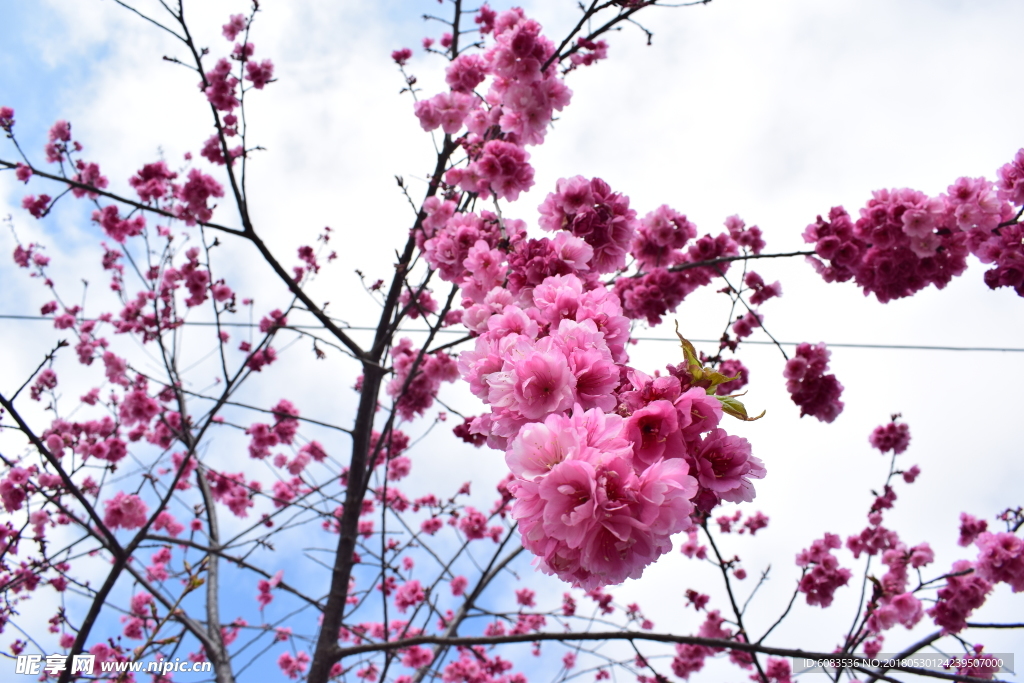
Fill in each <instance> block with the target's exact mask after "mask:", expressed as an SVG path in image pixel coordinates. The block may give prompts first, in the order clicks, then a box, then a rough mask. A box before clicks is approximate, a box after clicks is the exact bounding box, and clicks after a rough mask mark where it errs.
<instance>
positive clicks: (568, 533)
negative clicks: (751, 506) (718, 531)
mask: <svg viewBox="0 0 1024 683" xmlns="http://www.w3.org/2000/svg"><path fill="white" fill-rule="evenodd" d="M584 185H585V190H581V193H582V194H585V192H586V191H591V192H592V191H593V187H592V185H591V183H590V182H589V181H587V182H586V183H583V182H580V183H577V184H576V186H577V187H583V186H584ZM568 187H570V185H568V184H564V185H563V190H564V189H565V188H568ZM598 187H599V188H603V187H607V186H605V185H603V184H601V185H599V186H598ZM560 194H561V193H560ZM606 196H607V194H606ZM446 203H447V202H445V203H442V202H433V203H432V205H431V207H430V208H429V210H428V219H427V221H426V222H425V223H430V226H429V227H425V229H424V230H425V232H426V231H427V230H433V232H432V233H430V234H431V236H430V238H429V239H427V240H426V241H425V242H424V251H425V252H426V253H427V254H428V259H431V260H433V261H434V263H435V264H436V265H437V266H438V270H439V274H440V275H441V277H442V278H443V279H447V280H453V281H455V282H457V283H459V284H460V286H461V288H462V292H463V295H464V299H463V309H464V310H463V314H462V318H461V320H462V322H463V324H465V325H466V326H467V327H469V329H470V330H472V331H473V332H475V333H476V334H478V335H479V336H478V338H477V341H476V345H475V348H474V349H472V350H469V351H464V352H463V353H462V354H461V355H460V357H459V363H458V365H459V371H460V372H461V374H462V377H463V378H464V379H465V380H466V381H467V382H469V385H470V390H471V391H472V392H473V393H474V394H475V395H477V396H478V397H479V398H480V399H482V400H483V401H485V402H486V403H487V404H488V405H489V406H490V409H491V410H490V412H489V413H487V414H484V415H481V416H478V417H477V418H475V419H474V420H473V421H472V422H471V423H470V425H469V427H468V428H465V427H464V428H463V429H462V431H463V432H465V433H466V434H465V435H467V436H468V435H469V434H478V435H480V436H483V437H485V438H486V439H487V442H488V444H489V445H491V446H492V447H495V448H501V449H504V450H505V451H506V462H507V463H508V465H509V468H510V470H511V471H512V474H513V476H514V479H513V481H512V482H511V483H509V484H508V490H509V491H510V493H511V494H512V495H513V496H514V498H515V503H514V504H513V507H512V515H513V517H514V518H515V519H517V520H518V522H519V526H520V531H521V533H522V537H523V543H524V545H525V546H526V547H527V548H528V549H529V550H531V551H532V552H534V553H535V554H536V555H537V556H538V560H537V564H538V566H539V567H540V568H541V569H542V570H544V571H546V572H549V573H553V574H556V575H558V576H560V577H561V578H563V579H565V580H567V581H569V582H572V583H573V584H575V585H579V586H584V587H586V588H595V587H599V586H603V585H607V584H612V583H620V582H622V581H623V580H625V579H626V578H631V577H632V578H636V577H639V576H640V574H641V573H642V572H643V569H644V568H645V567H646V566H647V565H649V564H650V563H651V562H653V561H654V560H656V559H657V558H658V557H660V556H661V555H662V554H664V553H665V552H668V550H669V549H671V547H672V543H671V540H670V537H671V536H672V535H673V534H675V533H678V532H680V531H684V530H686V529H688V528H689V527H690V526H691V524H692V522H691V514H692V513H693V512H694V509H695V508H697V509H699V510H701V511H708V510H710V509H712V508H713V507H715V506H716V505H717V504H718V503H719V502H721V501H723V500H725V501H733V502H740V501H750V500H752V499H753V496H754V490H753V485H752V483H751V479H756V478H760V477H763V476H764V474H765V470H764V467H763V465H762V464H761V462H760V460H758V459H757V458H755V457H753V456H752V455H751V453H750V444H749V443H748V442H747V441H746V440H745V439H741V438H739V437H735V436H731V435H729V434H728V433H726V432H725V430H723V429H721V428H719V422H720V420H721V417H722V414H723V409H722V403H721V401H720V400H719V399H718V398H717V397H716V396H714V395H709V392H711V393H713V392H714V390H713V389H710V388H709V387H707V386H705V385H700V386H696V385H695V383H694V379H693V377H692V376H691V375H690V374H689V373H688V371H687V369H686V366H685V365H681V366H680V367H679V368H675V369H672V368H670V371H674V372H673V373H671V374H669V375H667V376H655V377H649V376H647V375H645V374H643V373H641V372H639V371H637V370H633V369H630V368H628V367H627V366H625V365H624V363H625V362H626V360H627V358H626V353H625V341H626V339H627V337H628V320H627V318H626V317H625V316H623V315H622V309H621V306H620V305H619V302H618V298H617V297H616V296H615V294H614V293H613V292H611V291H609V290H608V289H606V288H605V287H604V286H602V285H601V283H600V282H599V281H597V280H596V279H595V278H593V277H591V273H592V272H593V271H594V269H595V267H594V265H593V259H594V258H595V256H594V254H595V253H596V252H597V249H596V248H595V246H594V245H592V244H589V243H588V242H586V240H585V239H584V238H582V237H580V236H577V235H574V234H569V231H568V230H564V231H560V232H559V234H558V235H557V236H556V237H555V239H554V240H547V241H545V242H542V241H539V240H531V241H526V240H525V236H524V235H523V234H522V232H521V228H520V227H519V226H514V225H513V226H509V222H508V221H506V222H505V228H506V232H505V234H506V235H509V237H508V238H507V241H506V246H504V249H502V248H495V247H491V244H492V242H490V241H488V239H487V236H488V233H489V230H488V229H486V228H485V227H483V226H486V225H487V222H484V223H483V225H481V224H480V221H481V219H479V218H477V217H476V216H474V215H472V214H465V215H451V216H449V217H448V218H447V219H446V220H445V223H444V225H443V226H442V227H439V228H435V226H434V224H433V222H434V221H435V217H443V216H444V215H446V214H447V213H448V211H447V210H446V209H445V204H446ZM623 204H625V203H624V202H623ZM490 224H491V225H494V226H499V227H500V225H501V223H500V221H497V220H494V219H492V220H491V221H490ZM466 231H468V232H466ZM460 232H466V234H467V236H468V237H470V238H477V241H476V242H475V244H473V246H472V247H470V248H468V249H466V248H465V247H466V245H467V244H468V242H469V241H470V240H469V239H465V240H459V239H457V236H458V234H459V233H460ZM453 233H454V234H453ZM606 234H607V233H606ZM442 242H444V243H445V244H448V245H450V246H448V247H445V248H443V249H439V248H438V245H439V244H441V243H442ZM530 242H534V244H532V245H531V244H530ZM524 243H525V244H526V249H527V250H528V251H530V250H532V252H533V253H534V254H535V256H534V257H532V258H528V259H523V258H517V257H519V256H522V253H523V252H522V245H523V244H524ZM460 244H461V245H462V246H460ZM463 254H464V257H462V259H461V268H460V267H458V266H459V261H458V260H457V257H458V256H462V255H463ZM442 255H443V256H442ZM442 258H443V259H444V261H442ZM538 259H539V260H540V261H541V263H546V264H547V266H543V265H541V264H538V263H537V260H538ZM554 264H557V267H554ZM524 267H525V268H526V269H527V270H528V271H529V269H531V268H538V270H537V271H535V272H536V273H537V275H539V274H543V273H544V272H548V271H550V270H555V271H556V272H563V273H565V274H558V275H548V276H547V277H544V278H543V279H542V280H540V282H539V283H538V284H536V285H534V286H529V285H531V284H532V283H533V282H535V278H536V276H537V275H531V274H530V272H527V273H518V275H519V277H514V275H516V274H517V271H518V270H519V269H521V268H524ZM506 274H507V281H508V283H509V284H510V285H512V286H509V287H505V286H502V285H503V280H504V279H505V277H506ZM512 283H518V284H517V285H513V284H512Z"/></svg>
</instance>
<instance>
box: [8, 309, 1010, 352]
mask: <svg viewBox="0 0 1024 683" xmlns="http://www.w3.org/2000/svg"><path fill="white" fill-rule="evenodd" d="M0 320H34V321H39V320H53V318H50V317H46V316H39V315H0ZM183 324H185V325H192V326H196V327H214V326H216V325H217V323H214V322H185V323H183ZM220 326H221V327H259V325H258V324H256V323H229V322H222V323H220ZM287 328H291V329H295V330H319V329H322V327H321V326H320V325H288V326H287ZM287 328H286V329H287ZM344 329H346V330H352V331H353V332H376V331H377V328H376V327H353V326H345V327H344ZM398 331H399V332H409V333H422V334H428V333H429V332H430V330H417V329H408V328H405V329H403V328H399V329H398ZM437 333H438V334H462V335H464V334H466V333H465V331H462V330H437ZM633 339H636V340H637V341H655V342H673V343H676V344H678V343H679V339H677V338H675V337H633ZM690 341H691V342H696V343H698V344H717V343H718V342H719V341H720V340H719V339H691V340H690ZM740 343H741V344H756V345H759V346H775V342H771V341H761V340H756V339H745V340H743V341H742V342H740ZM802 343H804V342H792V341H780V342H779V344H785V345H787V346H796V345H798V344H802ZM825 345H826V346H828V347H830V348H840V349H896V350H899V351H994V352H999V353H1024V348H1012V347H999V346H926V345H916V344H847V343H844V342H835V343H833V342H825Z"/></svg>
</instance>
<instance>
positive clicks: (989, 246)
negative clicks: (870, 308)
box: [804, 150, 1024, 303]
mask: <svg viewBox="0 0 1024 683" xmlns="http://www.w3.org/2000/svg"><path fill="white" fill-rule="evenodd" d="M998 176H999V181H998V182H997V183H992V182H990V181H988V180H985V179H984V178H966V177H962V178H958V179H957V181H956V182H955V183H954V184H952V185H950V186H949V188H948V189H947V191H946V192H945V193H944V194H941V195H939V196H938V197H929V196H928V195H926V194H924V193H922V192H919V191H917V190H910V189H893V190H878V191H876V192H874V193H873V195H874V196H873V198H872V199H871V200H870V201H869V202H868V203H867V205H866V206H865V207H864V208H862V209H861V210H860V218H859V219H858V220H857V221H856V223H854V222H853V220H852V219H851V217H850V216H849V214H847V212H846V211H845V210H844V209H843V208H842V207H836V208H833V209H832V210H831V211H830V212H829V217H828V220H825V219H823V218H822V217H821V216H818V219H817V221H816V222H815V223H813V224H811V225H809V226H808V227H807V230H806V231H805V232H804V241H806V242H809V243H813V244H814V250H815V253H816V256H809V257H808V260H809V261H810V263H811V264H812V265H813V266H814V267H815V269H816V270H817V271H818V273H819V274H821V275H822V277H824V278H825V281H826V282H834V281H835V282H845V281H847V280H850V279H853V280H854V281H855V282H856V283H857V284H858V285H859V286H860V287H861V289H863V290H864V294H865V295H867V294H869V293H874V295H875V297H876V298H877V299H878V300H879V301H881V302H882V303H885V302H887V301H891V300H893V299H899V298H902V297H906V296H910V295H912V294H914V293H915V292H917V291H920V290H921V289H924V288H925V287H927V286H928V285H935V286H936V287H938V288H939V289H942V288H943V287H945V286H946V285H947V284H949V282H950V280H952V278H954V277H956V276H958V275H960V274H962V273H963V272H964V270H965V269H966V267H967V261H966V258H967V254H968V252H970V253H972V254H974V255H975V256H977V257H978V259H979V260H980V261H981V262H982V263H985V264H995V265H994V267H993V268H992V269H990V270H989V271H987V272H986V273H985V284H987V285H988V286H989V287H990V288H991V289H996V288H998V287H1011V288H1013V289H1015V290H1016V291H1017V293H1018V294H1019V295H1021V296H1024V246H1022V245H1021V228H1020V224H1019V223H1017V222H1016V217H1017V215H1018V209H1019V207H1021V206H1022V205H1024V196H1022V195H1024V192H1022V191H1021V189H1020V188H1021V187H1022V186H1024V182H1022V181H1021V178H1024V150H1020V151H1019V152H1017V155H1016V157H1015V158H1014V160H1013V161H1012V162H1010V163H1008V164H1005V165H1004V166H1003V167H1002V168H1000V169H999V171H998Z"/></svg>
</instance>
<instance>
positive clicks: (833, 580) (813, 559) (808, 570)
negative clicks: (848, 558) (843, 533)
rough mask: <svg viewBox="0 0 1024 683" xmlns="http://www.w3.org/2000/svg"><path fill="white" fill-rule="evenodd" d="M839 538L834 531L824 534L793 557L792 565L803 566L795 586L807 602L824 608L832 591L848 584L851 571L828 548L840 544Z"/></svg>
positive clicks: (830, 602) (830, 599)
mask: <svg viewBox="0 0 1024 683" xmlns="http://www.w3.org/2000/svg"><path fill="white" fill-rule="evenodd" d="M841 546H842V541H841V540H840V538H839V536H837V535H836V534H830V533H826V534H825V536H824V537H823V538H821V539H818V540H816V541H814V542H813V543H812V544H811V547H810V548H807V549H805V550H801V551H800V552H799V553H798V554H797V556H796V565H797V566H798V567H803V568H804V569H805V572H804V575H803V577H801V579H800V584H799V586H798V589H799V591H800V592H801V593H804V594H805V595H806V596H807V604H808V605H820V606H822V607H828V606H829V605H831V604H832V600H833V597H834V595H835V592H836V590H837V589H838V588H840V587H841V586H845V585H846V584H847V583H849V581H850V579H851V578H852V577H853V572H851V571H850V570H849V569H847V568H845V567H840V566H839V559H838V558H837V557H836V556H835V555H833V554H832V551H833V550H835V549H837V548H839V547H841Z"/></svg>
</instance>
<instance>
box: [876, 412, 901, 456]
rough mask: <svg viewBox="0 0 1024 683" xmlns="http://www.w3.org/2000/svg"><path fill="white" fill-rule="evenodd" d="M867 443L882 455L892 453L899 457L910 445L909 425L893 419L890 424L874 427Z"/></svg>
mask: <svg viewBox="0 0 1024 683" xmlns="http://www.w3.org/2000/svg"><path fill="white" fill-rule="evenodd" d="M868 441H869V442H870V443H871V445H872V446H873V447H874V448H877V449H878V450H879V451H881V452H882V453H885V452H886V451H892V452H893V454H895V455H899V454H900V453H902V452H903V451H905V450H907V446H909V445H910V425H908V424H907V423H906V422H897V421H896V419H895V418H893V421H892V422H889V423H887V424H884V425H881V426H878V427H875V431H873V432H871V436H869V437H868Z"/></svg>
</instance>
